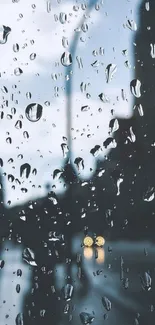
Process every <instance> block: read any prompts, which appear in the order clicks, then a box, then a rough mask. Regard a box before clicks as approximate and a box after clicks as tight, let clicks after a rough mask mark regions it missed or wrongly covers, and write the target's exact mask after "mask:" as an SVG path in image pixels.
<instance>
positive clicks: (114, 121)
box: [109, 118, 119, 133]
mask: <svg viewBox="0 0 155 325" xmlns="http://www.w3.org/2000/svg"><path fill="white" fill-rule="evenodd" d="M109 128H110V133H113V132H116V131H117V130H118V129H119V123H118V120H117V118H116V119H115V118H114V119H112V120H111V121H110V123H109Z"/></svg>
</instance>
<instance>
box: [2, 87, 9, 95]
mask: <svg viewBox="0 0 155 325" xmlns="http://www.w3.org/2000/svg"><path fill="white" fill-rule="evenodd" d="M1 91H2V93H3V94H7V93H8V90H7V88H6V87H5V86H3V87H2V88H1Z"/></svg>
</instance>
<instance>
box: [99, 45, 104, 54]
mask: <svg viewBox="0 0 155 325" xmlns="http://www.w3.org/2000/svg"><path fill="white" fill-rule="evenodd" d="M99 54H100V55H104V48H103V47H100V48H99Z"/></svg>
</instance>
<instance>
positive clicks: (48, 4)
mask: <svg viewBox="0 0 155 325" xmlns="http://www.w3.org/2000/svg"><path fill="white" fill-rule="evenodd" d="M47 12H48V13H50V12H51V1H47Z"/></svg>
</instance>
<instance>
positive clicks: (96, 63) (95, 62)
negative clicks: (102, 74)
mask: <svg viewBox="0 0 155 325" xmlns="http://www.w3.org/2000/svg"><path fill="white" fill-rule="evenodd" d="M99 65H100V61H99V60H95V61H94V62H93V63H91V66H92V67H93V68H98V67H99Z"/></svg>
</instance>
